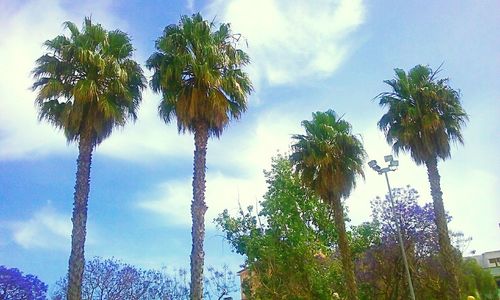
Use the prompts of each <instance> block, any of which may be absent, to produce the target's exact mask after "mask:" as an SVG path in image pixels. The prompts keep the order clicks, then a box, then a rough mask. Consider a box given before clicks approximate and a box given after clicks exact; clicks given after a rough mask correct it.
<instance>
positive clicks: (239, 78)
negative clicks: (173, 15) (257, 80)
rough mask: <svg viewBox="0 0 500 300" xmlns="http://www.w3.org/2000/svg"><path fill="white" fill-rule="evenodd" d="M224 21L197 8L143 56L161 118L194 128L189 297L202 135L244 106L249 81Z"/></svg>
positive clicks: (201, 203)
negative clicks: (207, 17)
mask: <svg viewBox="0 0 500 300" xmlns="http://www.w3.org/2000/svg"><path fill="white" fill-rule="evenodd" d="M237 37H238V36H237V35H234V34H232V33H231V29H230V26H229V24H221V25H220V26H218V27H216V25H215V24H214V23H211V22H208V21H206V20H204V19H203V18H202V16H201V15H200V14H194V15H193V16H191V17H188V16H183V17H181V20H180V22H179V24H172V25H169V26H167V27H166V28H165V30H164V32H163V35H162V36H161V37H160V38H158V40H157V41H156V52H154V53H153V54H152V55H151V56H150V57H149V59H148V61H147V67H148V68H149V69H150V70H153V77H152V79H151V87H152V88H153V90H154V91H155V92H157V93H161V95H162V100H161V102H160V105H159V107H158V110H159V113H160V116H161V118H163V120H164V121H165V122H166V123H169V122H170V121H172V119H173V118H176V119H177V127H178V130H179V132H185V131H189V132H192V133H193V134H194V143H195V151H194V170H193V201H192V203H191V214H192V221H193V226H192V232H191V234H192V243H193V244H192V250H191V297H192V298H193V299H201V298H202V291H203V280H202V279H203V263H204V256H205V254H204V251H203V240H204V236H205V221H204V218H205V212H206V210H207V206H206V203H205V168H206V153H207V143H208V138H209V137H211V136H215V137H219V136H220V135H221V134H222V132H223V130H224V128H225V127H226V126H227V125H228V124H229V122H230V121H231V119H238V118H239V117H240V116H241V114H242V113H243V112H245V110H246V107H247V97H248V95H249V94H250V92H251V91H252V84H251V82H250V80H249V78H248V76H247V74H246V73H245V72H243V71H242V69H241V68H242V67H243V66H245V65H246V64H248V63H249V57H248V55H247V54H246V53H245V52H243V51H242V50H240V49H237V48H236V46H237V45H236V43H237V41H238V39H237Z"/></svg>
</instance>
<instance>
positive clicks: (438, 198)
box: [425, 157, 460, 300]
mask: <svg viewBox="0 0 500 300" xmlns="http://www.w3.org/2000/svg"><path fill="white" fill-rule="evenodd" d="M425 165H426V167H427V175H428V178H429V183H430V186H431V196H432V201H433V204H434V214H435V216H436V217H435V222H436V226H437V231H438V238H439V252H440V256H441V261H442V264H443V267H444V270H445V273H446V278H445V281H446V296H447V298H448V299H449V300H456V299H460V286H459V284H458V274H457V269H456V261H455V260H456V259H455V252H454V250H453V247H452V246H451V242H450V237H449V235H448V224H447V222H446V213H445V210H444V204H443V192H442V191H441V183H440V181H441V177H440V176H439V171H438V167H437V158H436V157H434V158H431V159H429V160H428V161H426V162H425Z"/></svg>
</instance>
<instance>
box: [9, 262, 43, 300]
mask: <svg viewBox="0 0 500 300" xmlns="http://www.w3.org/2000/svg"><path fill="white" fill-rule="evenodd" d="M46 293H47V285H46V284H45V283H43V282H42V281H40V279H38V278H37V277H36V276H33V275H30V274H23V272H21V271H19V270H18V269H16V268H7V267H5V266H0V299H2V300H26V299H30V300H45V299H46V297H45V294H46Z"/></svg>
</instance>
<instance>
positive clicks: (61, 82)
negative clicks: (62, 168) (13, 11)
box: [33, 18, 146, 300]
mask: <svg viewBox="0 0 500 300" xmlns="http://www.w3.org/2000/svg"><path fill="white" fill-rule="evenodd" d="M64 25H65V27H66V29H68V30H69V36H65V35H60V36H57V37H55V38H54V39H51V40H48V41H46V42H45V43H44V45H45V47H46V48H47V50H48V51H47V53H46V54H44V55H43V56H41V57H40V58H38V60H37V61H36V67H35V68H34V70H33V76H34V78H35V82H34V84H33V90H35V91H37V92H38V93H37V97H36V100H35V103H36V105H37V107H38V111H39V119H40V120H43V119H45V120H47V121H48V122H50V123H52V124H53V125H54V126H55V127H57V128H59V129H62V130H63V131H64V134H65V136H66V139H67V140H68V142H73V141H74V142H78V150H79V154H78V160H77V172H76V184H75V193H74V204H73V205H74V206H73V217H72V222H73V230H72V234H71V255H70V258H69V268H68V269H69V270H68V274H69V275H68V282H69V286H68V299H71V300H73V299H81V284H82V276H83V268H84V264H85V261H84V246H85V237H86V223H87V206H88V205H87V204H88V195H89V190H90V164H91V160H92V151H93V149H94V148H95V147H96V146H97V145H99V144H100V143H101V142H102V141H103V140H104V139H105V138H106V137H108V136H109V135H110V134H111V132H112V130H113V128H114V127H117V126H123V125H125V123H126V122H127V120H128V119H129V118H130V119H132V120H135V119H136V117H137V116H136V111H137V109H138V107H139V104H140V102H141V91H142V89H144V88H145V87H146V79H145V77H144V76H143V73H142V69H141V67H140V66H139V64H137V63H136V62H135V61H134V60H132V58H131V57H132V53H133V48H132V45H131V43H130V38H129V36H128V35H127V34H125V33H123V32H121V31H119V30H114V31H107V30H105V29H104V28H103V27H102V26H101V25H100V24H93V23H92V21H91V20H90V18H85V21H84V24H83V27H82V29H81V31H80V30H79V29H78V27H77V26H76V25H75V24H74V23H71V22H65V23H64Z"/></svg>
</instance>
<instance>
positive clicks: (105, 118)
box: [33, 18, 146, 146]
mask: <svg viewBox="0 0 500 300" xmlns="http://www.w3.org/2000/svg"><path fill="white" fill-rule="evenodd" d="M64 25H65V27H66V28H67V29H68V30H69V31H70V36H69V37H67V36H64V35H60V36H57V37H56V38H54V39H52V40H48V41H46V42H45V43H44V45H45V46H46V47H47V49H48V53H47V54H45V55H43V56H41V57H40V58H39V59H38V60H37V61H36V67H35V68H34V70H33V75H34V77H35V83H34V84H33V90H38V95H37V98H36V104H37V106H38V108H39V118H40V119H46V120H48V121H49V122H51V123H52V124H53V125H55V126H56V127H58V128H61V129H63V130H64V133H65V135H66V138H67V139H68V141H74V140H78V139H79V138H80V135H82V134H83V132H84V131H89V133H88V134H90V135H91V136H92V137H93V138H92V139H93V146H96V145H98V144H99V143H100V142H102V140H103V139H105V138H106V137H107V136H109V135H110V134H111V132H112V129H113V128H114V127H115V126H123V125H124V124H125V123H126V121H127V119H128V118H131V119H133V120H135V119H136V117H137V116H136V111H137V109H138V106H139V103H140V101H141V99H142V98H141V91H142V89H144V88H145V86H146V85H145V82H146V80H145V78H144V75H143V73H142V69H141V67H140V66H139V64H137V63H136V62H135V61H134V60H132V59H131V56H132V53H133V48H132V45H131V43H130V38H129V37H128V35H127V34H125V33H123V32H121V31H119V30H114V31H106V30H105V29H103V28H102V26H101V25H100V24H93V23H92V21H91V20H90V18H85V22H84V24H83V28H82V31H80V30H79V29H78V28H77V26H76V25H75V24H74V23H72V22H65V23H64ZM61 99H64V101H63V100H61Z"/></svg>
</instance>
